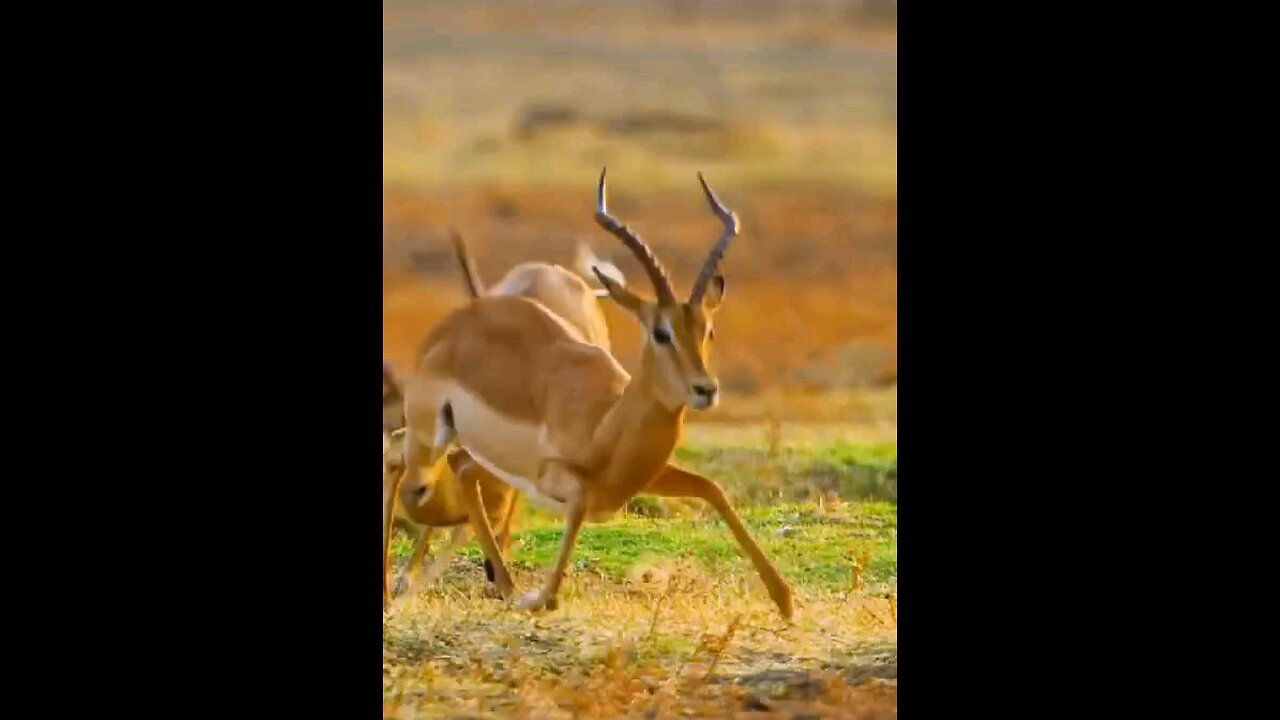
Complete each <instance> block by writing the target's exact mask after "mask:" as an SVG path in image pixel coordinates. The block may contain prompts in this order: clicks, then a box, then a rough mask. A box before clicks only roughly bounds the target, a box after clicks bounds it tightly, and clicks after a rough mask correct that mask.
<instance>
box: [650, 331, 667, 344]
mask: <svg viewBox="0 0 1280 720" xmlns="http://www.w3.org/2000/svg"><path fill="white" fill-rule="evenodd" d="M653 339H654V341H656V342H657V343H658V344H660V345H670V344H671V333H669V332H667V329H666V328H664V327H655V328H654V329H653Z"/></svg>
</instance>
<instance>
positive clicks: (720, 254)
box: [689, 173, 741, 305]
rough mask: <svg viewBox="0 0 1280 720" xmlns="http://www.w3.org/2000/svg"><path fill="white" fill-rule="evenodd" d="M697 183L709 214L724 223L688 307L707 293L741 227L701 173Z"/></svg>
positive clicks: (735, 215)
mask: <svg viewBox="0 0 1280 720" xmlns="http://www.w3.org/2000/svg"><path fill="white" fill-rule="evenodd" d="M698 182H700V183H702V191H703V192H704V193H706V194H707V203H708V204H710V205H711V212H713V213H715V214H716V217H718V218H720V222H722V223H724V232H723V233H721V235H720V239H719V240H717V241H716V244H715V245H714V246H712V248H711V253H710V254H709V255H707V261H706V262H705V263H703V264H702V270H701V271H699V272H698V279H697V280H695V281H694V283H693V292H692V293H690V294H689V304H690V305H693V304H695V303H698V302H699V301H701V300H702V296H703V294H704V293H706V292H707V284H708V283H710V282H711V278H712V277H714V276H715V274H716V268H717V267H719V266H720V260H721V259H722V258H724V251H725V250H727V249H729V243H730V242H731V241H732V240H733V239H734V238H735V237H737V236H738V231H739V229H740V227H741V225H740V223H739V222H738V215H737V213H735V212H734V211H732V210H730V209H729V208H727V207H725V206H724V205H723V204H721V203H720V198H717V197H716V193H715V191H714V190H712V189H711V187H710V186H709V185H707V181H706V180H705V179H704V178H703V177H702V173H698Z"/></svg>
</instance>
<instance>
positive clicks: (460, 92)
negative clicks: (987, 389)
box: [383, 0, 897, 718]
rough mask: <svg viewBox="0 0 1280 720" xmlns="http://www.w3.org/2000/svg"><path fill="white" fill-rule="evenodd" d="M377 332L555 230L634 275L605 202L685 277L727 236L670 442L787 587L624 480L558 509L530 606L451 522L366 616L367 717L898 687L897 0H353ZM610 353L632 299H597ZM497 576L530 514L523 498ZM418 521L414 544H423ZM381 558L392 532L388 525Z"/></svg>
mask: <svg viewBox="0 0 1280 720" xmlns="http://www.w3.org/2000/svg"><path fill="white" fill-rule="evenodd" d="M383 7H384V30H383V43H384V71H383V73H384V90H383V95H384V106H383V113H384V120H383V123H384V131H383V162H384V193H383V251H384V313H383V332H384V354H385V357H387V358H388V359H390V360H392V361H394V362H395V363H397V365H398V366H399V367H400V368H405V367H407V366H408V364H409V362H410V361H411V358H412V355H413V352H414V349H415V348H416V346H417V344H418V343H419V342H420V341H421V339H422V338H423V336H424V335H425V333H426V332H427V331H428V330H429V329H430V327H431V326H432V325H433V324H434V323H435V322H437V321H438V320H439V319H440V318H441V317H443V315H444V314H445V313H447V312H449V311H450V310H451V309H453V308H456V307H458V306H459V305H461V304H462V303H463V302H465V301H466V296H465V294H464V290H463V284H462V281H461V278H460V275H459V272H458V269H457V267H456V265H455V263H454V260H453V256H452V248H451V246H450V244H449V228H450V227H456V228H457V229H458V231H459V232H460V233H461V234H462V235H463V236H464V237H465V238H466V240H467V241H468V243H469V245H470V246H471V248H472V251H473V253H474V254H475V256H476V259H477V263H478V265H479V268H480V272H481V274H482V275H483V277H484V278H485V280H486V281H488V282H490V283H492V282H496V280H497V279H498V278H499V277H500V276H501V274H502V273H503V272H505V271H506V269H507V268H509V267H511V266H512V265H513V264H515V263H517V262H521V261H526V260H547V261H552V262H559V263H561V264H564V265H566V266H569V265H571V263H572V261H573V258H574V252H575V247H576V245H577V244H578V243H579V242H586V243H589V244H590V246H591V247H592V248H593V250H594V251H595V252H596V253H597V254H598V255H600V256H602V257H606V258H608V259H610V260H612V261H613V262H615V263H616V264H617V265H618V266H619V267H620V268H621V269H622V270H623V271H624V272H625V273H626V274H627V276H628V278H629V279H630V280H631V283H632V284H633V285H634V286H635V287H638V288H640V289H641V290H644V291H647V290H648V288H647V286H646V281H645V278H644V275H643V272H642V271H641V270H640V268H639V265H638V264H637V263H636V262H635V261H634V260H633V259H632V258H631V257H630V256H629V255H628V254H627V253H626V252H625V250H624V249H623V248H622V247H621V245H620V244H619V243H618V242H617V241H616V240H615V239H613V238H612V237H610V236H609V235H607V234H606V233H604V232H603V231H601V230H600V229H599V228H598V227H597V226H596V225H595V223H594V222H593V220H592V212H593V209H594V191H595V182H596V179H597V177H598V174H599V172H600V168H601V167H602V166H605V165H607V166H608V167H609V177H610V209H611V210H612V211H613V212H614V214H616V215H617V216H619V217H621V218H622V219H623V220H624V221H625V222H627V223H628V224H630V225H631V226H632V227H634V228H636V229H637V230H638V231H639V232H640V233H641V235H642V236H643V237H644V238H645V239H646V240H647V241H648V242H649V243H650V245H651V246H652V247H653V248H654V250H655V252H656V253H657V254H658V256H659V257H660V258H661V259H662V261H663V262H664V264H665V265H666V266H667V268H668V270H669V271H670V273H671V275H672V277H673V280H674V282H675V285H676V287H677V290H683V291H687V290H688V287H689V284H690V283H691V281H692V279H693V276H694V274H695V273H696V272H697V269H698V267H699V265H700V264H701V262H702V259H703V257H704V255H705V253H706V251H707V249H708V247H709V246H710V244H711V243H712V242H713V241H714V240H715V238H716V236H717V234H718V232H719V225H718V223H717V221H716V219H715V218H714V217H713V216H712V215H711V214H710V213H709V212H708V210H707V208H706V205H705V202H704V201H703V199H702V197H701V195H700V192H699V189H698V185H697V180H696V173H697V172H698V171H702V172H704V173H705V174H706V177H707V179H708V181H709V182H710V183H711V184H712V185H713V186H714V187H715V188H716V190H717V191H718V192H719V194H720V197H721V198H722V199H723V200H724V202H725V203H726V204H728V205H729V206H730V207H732V208H733V209H734V210H736V211H737V212H738V214H739V215H740V217H741V219H742V226H743V232H742V235H741V237H739V238H738V239H737V240H736V241H735V243H734V245H733V247H731V248H730V250H729V252H728V255H727V256H726V258H725V260H724V262H723V263H722V265H721V269H722V271H723V272H724V273H725V275H726V277H727V280H728V292H727V295H726V300H725V303H724V306H723V309H722V310H721V311H720V312H719V313H718V314H717V317H716V339H715V343H714V349H713V355H712V364H713V367H714V368H715V370H716V371H717V373H718V374H719V376H720V379H721V382H722V387H723V391H724V398H723V401H722V403H721V405H720V407H719V408H717V409H716V410H713V411H711V412H708V413H703V414H700V415H697V416H694V417H691V418H690V424H689V426H688V428H687V432H686V438H685V441H684V443H683V444H682V445H681V447H680V448H679V449H678V450H677V453H676V461H677V462H678V463H680V464H682V465H684V466H687V467H689V468H690V469H693V470H696V471H698V472H701V473H703V474H705V475H707V476H709V477H712V478H714V479H716V480H717V481H718V482H720V483H721V484H722V485H723V486H724V487H725V489H726V491H727V492H728V494H729V495H730V497H731V498H732V499H733V500H734V503H735V506H736V507H738V508H739V511H740V512H741V513H742V515H743V517H744V520H745V522H746V523H747V525H748V526H749V528H750V529H751V531H752V532H753V533H754V534H755V536H756V537H757V539H758V541H759V542H760V544H761V546H762V547H763V548H764V550H765V552H766V553H768V554H769V555H770V557H772V558H773V559H774V561H775V563H776V564H777V566H778V568H779V570H780V572H782V574H783V575H784V577H786V578H787V579H788V580H789V581H790V582H791V583H792V584H793V585H794V587H795V590H796V593H797V606H798V613H797V618H796V619H795V621H794V623H792V624H787V623H785V622H783V621H782V620H781V618H780V617H779V616H778V615H777V612H776V609H775V608H774V606H773V604H772V603H771V602H770V600H769V598H768V596H767V594H765V593H764V591H763V589H762V588H761V586H760V582H759V580H758V579H757V578H756V576H755V572H754V570H753V568H752V567H751V565H750V563H749V562H748V561H746V560H745V559H744V558H743V557H741V556H740V554H739V553H738V551H737V549H736V545H735V543H734V541H733V538H732V536H731V535H730V534H729V531H728V529H727V528H726V527H725V525H724V524H723V523H722V522H721V521H720V520H719V519H718V518H717V517H716V516H715V514H714V512H712V511H710V510H709V509H707V508H705V507H703V506H701V505H700V504H698V503H696V502H692V501H691V502H690V503H688V504H686V503H680V502H668V501H663V502H657V501H652V500H649V499H645V498H639V499H637V500H636V501H635V502H633V503H632V505H631V507H629V508H628V510H627V512H626V513H623V514H620V515H619V516H618V517H616V518H614V519H613V520H612V521H610V522H608V523H604V524H599V525H588V526H586V528H585V529H584V531H583V533H582V536H581V540H580V542H579V544H578V547H577V551H576V554H575V556H574V557H575V562H574V566H573V569H572V571H571V573H570V575H569V577H568V578H567V579H566V581H565V585H564V588H563V590H562V591H561V596H560V607H559V609H558V610H556V611H553V612H547V613H540V614H536V615H532V614H527V613H520V612H517V611H514V610H509V609H506V608H504V607H503V606H502V605H501V604H500V603H499V602H498V601H497V600H495V599H492V598H489V597H487V595H486V593H487V590H486V582H485V578H484V573H483V570H482V568H481V566H480V553H479V550H478V548H477V547H475V546H474V544H473V545H472V546H471V547H469V548H467V549H466V550H465V551H464V552H462V553H460V554H459V556H458V557H456V558H455V560H454V563H453V565H452V567H451V569H450V571H449V572H448V573H447V574H446V577H445V578H444V581H443V583H442V584H441V585H440V586H438V587H434V588H430V589H428V590H425V591H424V592H423V593H422V594H421V595H420V596H419V597H417V598H415V599H414V600H413V601H412V602H411V603H410V604H409V605H408V606H406V608H405V609H404V610H403V611H400V612H397V613H395V614H393V615H392V616H391V617H390V618H389V619H388V620H387V621H386V624H385V632H384V700H385V715H386V716H388V717H402V718H410V717H565V718H569V717H623V716H634V717H681V716H684V717H688V716H710V717H721V716H737V715H740V716H744V717H787V718H798V717H893V716H896V707H897V695H896V692H897V688H896V676H897V650H896V627H897V605H896V599H897V506H896V501H897V402H896V399H897V390H896V381H897V338H896V331H897V267H896V266H897V195H896V183H897V159H896V158H897V139H896V122H897V118H896V102H897V98H896V94H897V40H896V5H895V4H894V3H892V2H873V3H857V2H850V3H783V2H760V3H751V4H750V10H749V11H746V10H744V9H743V8H744V7H745V5H739V4H734V3H725V2H714V1H712V0H703V1H688V0H687V1H684V2H652V3H633V2H603V3H593V4H584V3H567V2H539V3H516V2H485V3H460V2H430V3H410V2H402V1H399V0H396V1H388V2H384V5H383ZM604 306H605V312H606V316H607V318H608V320H609V323H610V329H611V332H612V334H613V338H614V345H615V354H616V355H617V356H618V358H619V360H620V361H621V362H622V364H623V365H624V366H625V367H627V368H628V369H629V370H634V368H635V362H636V359H637V352H638V349H639V343H640V333H639V331H638V326H636V325H635V323H634V322H633V321H632V320H630V319H629V317H627V316H625V315H624V314H623V313H621V312H620V311H619V310H618V309H617V308H615V307H613V306H612V304H611V303H610V302H609V301H607V300H606V301H605V302H604ZM518 526H519V530H518V532H517V535H516V540H515V543H514V546H513V550H512V568H513V571H514V574H515V579H516V582H517V584H518V585H519V586H520V588H521V590H524V589H528V588H532V587H534V586H535V584H536V583H537V582H539V580H540V578H541V575H542V573H543V572H545V570H546V569H547V568H548V567H549V566H550V564H551V561H552V557H553V556H554V552H555V549H556V547H557V546H558V543H559V536H560V525H559V521H558V519H557V518H555V517H552V516H550V515H547V514H545V513H542V512H541V511H535V510H532V509H528V508H527V506H526V508H525V510H523V512H522V514H521V517H520V520H519V523H518ZM443 539H444V538H443V536H439V539H438V540H437V542H436V544H437V545H439V544H441V543H442V542H443ZM396 552H397V557H398V558H399V559H400V560H401V561H403V559H404V557H406V556H407V554H408V552H409V547H408V544H407V541H405V540H403V539H401V540H398V541H397V545H396Z"/></svg>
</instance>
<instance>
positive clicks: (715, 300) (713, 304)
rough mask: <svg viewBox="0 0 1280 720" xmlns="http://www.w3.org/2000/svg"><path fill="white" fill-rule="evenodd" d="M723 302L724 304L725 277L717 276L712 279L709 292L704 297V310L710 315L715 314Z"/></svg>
mask: <svg viewBox="0 0 1280 720" xmlns="http://www.w3.org/2000/svg"><path fill="white" fill-rule="evenodd" d="M722 302H724V276H723V275H716V276H715V277H713V278H711V283H710V284H709V285H708V286H707V292H706V293H705V294H704V295H703V296H702V309H703V310H705V311H707V312H709V313H710V312H715V310H716V308H718V307H720V303H722Z"/></svg>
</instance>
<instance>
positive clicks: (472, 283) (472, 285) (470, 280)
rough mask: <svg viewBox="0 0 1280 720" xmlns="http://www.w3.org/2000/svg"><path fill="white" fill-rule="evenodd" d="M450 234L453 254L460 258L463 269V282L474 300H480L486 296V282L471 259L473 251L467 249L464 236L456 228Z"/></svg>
mask: <svg viewBox="0 0 1280 720" xmlns="http://www.w3.org/2000/svg"><path fill="white" fill-rule="evenodd" d="M449 234H450V235H451V236H452V237H453V252H454V254H455V255H456V256H457V257H458V265H459V266H460V267H461V268H462V281H463V282H464V283H466V285H467V292H468V293H470V295H471V297H472V299H474V298H478V297H480V296H481V295H483V294H484V281H483V280H481V279H480V273H479V272H478V271H476V263H475V260H473V259H472V257H471V251H470V250H468V249H467V243H466V241H464V240H463V239H462V235H461V234H459V233H458V230H457V229H456V228H449Z"/></svg>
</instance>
